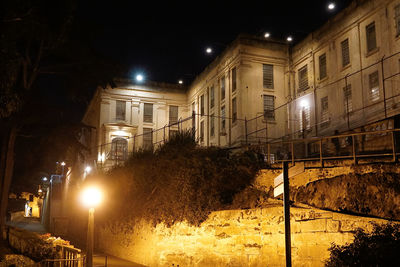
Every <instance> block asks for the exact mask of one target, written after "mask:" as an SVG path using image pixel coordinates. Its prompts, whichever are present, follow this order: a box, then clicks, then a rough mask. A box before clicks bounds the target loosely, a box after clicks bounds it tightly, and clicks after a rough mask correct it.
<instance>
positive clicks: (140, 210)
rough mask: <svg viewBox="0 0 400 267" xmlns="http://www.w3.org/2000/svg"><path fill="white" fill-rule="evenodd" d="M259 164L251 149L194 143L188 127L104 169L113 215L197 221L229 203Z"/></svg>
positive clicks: (170, 222) (155, 219) (245, 185)
mask: <svg viewBox="0 0 400 267" xmlns="http://www.w3.org/2000/svg"><path fill="white" fill-rule="evenodd" d="M259 166H260V165H259V161H258V159H257V157H256V154H255V153H253V152H250V151H246V152H240V153H235V154H233V153H231V152H230V151H229V150H227V149H221V148H216V147H209V148H204V147H198V146H197V145H196V143H195V142H194V141H193V139H192V135H191V133H190V132H183V133H179V134H177V135H175V136H174V137H173V138H171V140H170V141H169V142H167V143H166V144H165V145H163V146H162V147H160V148H159V149H158V150H156V151H155V152H152V151H140V152H137V153H135V154H134V155H133V156H132V158H130V159H129V160H128V161H127V162H126V164H125V165H124V166H122V167H117V168H115V169H113V170H112V171H111V172H110V173H109V174H108V177H107V179H106V183H107V184H108V188H109V189H110V190H111V197H110V198H109V199H112V200H113V203H112V204H111V205H109V208H110V209H109V212H111V213H113V217H114V218H116V219H117V218H121V217H122V218H132V217H134V218H145V219H147V220H150V221H152V222H154V223H159V222H164V223H166V224H167V225H171V224H173V223H174V222H178V221H184V220H186V221H188V222H189V223H191V224H194V225H198V224H200V223H201V222H202V221H204V220H205V219H206V218H207V216H208V214H209V213H210V212H211V211H214V210H218V209H223V208H226V207H227V206H228V205H229V204H231V203H232V201H233V199H234V196H235V195H236V194H237V193H238V192H240V191H242V190H243V189H245V188H246V187H247V186H248V185H250V184H251V183H252V181H253V180H254V177H255V175H256V173H257V172H258V170H259Z"/></svg>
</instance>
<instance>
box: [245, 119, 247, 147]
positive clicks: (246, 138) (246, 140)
mask: <svg viewBox="0 0 400 267" xmlns="http://www.w3.org/2000/svg"><path fill="white" fill-rule="evenodd" d="M244 130H245V134H246V145H247V119H246V117H244Z"/></svg>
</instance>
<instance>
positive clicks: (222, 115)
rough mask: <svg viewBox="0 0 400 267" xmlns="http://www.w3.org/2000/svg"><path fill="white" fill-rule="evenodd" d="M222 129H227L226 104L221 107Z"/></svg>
mask: <svg viewBox="0 0 400 267" xmlns="http://www.w3.org/2000/svg"><path fill="white" fill-rule="evenodd" d="M221 130H222V131H225V106H222V107H221Z"/></svg>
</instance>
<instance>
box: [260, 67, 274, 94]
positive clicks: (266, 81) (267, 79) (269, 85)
mask: <svg viewBox="0 0 400 267" xmlns="http://www.w3.org/2000/svg"><path fill="white" fill-rule="evenodd" d="M262 65H263V88H265V89H270V90H273V89H274V65H272V64H262Z"/></svg>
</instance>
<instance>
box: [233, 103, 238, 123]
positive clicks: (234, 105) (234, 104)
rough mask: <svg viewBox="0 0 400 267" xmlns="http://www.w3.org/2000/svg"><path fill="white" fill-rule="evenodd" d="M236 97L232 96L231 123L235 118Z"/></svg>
mask: <svg viewBox="0 0 400 267" xmlns="http://www.w3.org/2000/svg"><path fill="white" fill-rule="evenodd" d="M236 105H237V104H236V97H234V98H232V123H235V122H236V120H237V106H236Z"/></svg>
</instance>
